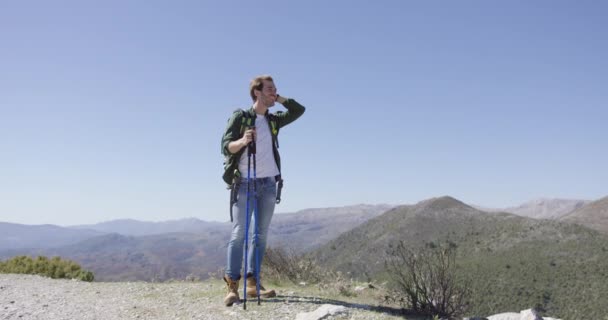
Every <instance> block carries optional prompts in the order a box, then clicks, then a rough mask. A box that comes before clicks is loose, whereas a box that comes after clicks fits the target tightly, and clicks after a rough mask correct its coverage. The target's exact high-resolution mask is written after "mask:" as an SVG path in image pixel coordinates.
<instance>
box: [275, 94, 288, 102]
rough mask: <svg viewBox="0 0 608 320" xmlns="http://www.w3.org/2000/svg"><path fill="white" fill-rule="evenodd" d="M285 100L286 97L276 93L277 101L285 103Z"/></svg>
mask: <svg viewBox="0 0 608 320" xmlns="http://www.w3.org/2000/svg"><path fill="white" fill-rule="evenodd" d="M285 101H287V99H285V98H283V97H281V96H280V95H279V94H278V93H277V102H278V103H280V104H283V103H285Z"/></svg>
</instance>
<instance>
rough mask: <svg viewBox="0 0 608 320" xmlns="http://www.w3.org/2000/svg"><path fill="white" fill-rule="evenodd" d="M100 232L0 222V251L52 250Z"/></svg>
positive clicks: (47, 225)
mask: <svg viewBox="0 0 608 320" xmlns="http://www.w3.org/2000/svg"><path fill="white" fill-rule="evenodd" d="M101 234H103V233H102V232H99V231H95V230H89V229H80V230H73V229H69V228H64V227H59V226H55V225H50V224H45V225H24V224H16V223H7V222H0V251H2V250H10V249H25V248H52V247H60V246H65V245H69V244H72V243H76V242H79V241H82V240H84V239H88V238H91V237H96V236H98V235H101Z"/></svg>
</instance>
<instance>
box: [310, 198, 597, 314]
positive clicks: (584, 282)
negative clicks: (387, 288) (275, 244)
mask: <svg viewBox="0 0 608 320" xmlns="http://www.w3.org/2000/svg"><path fill="white" fill-rule="evenodd" d="M600 204H601V205H602V206H601V207H602V208H605V207H603V204H604V203H603V202H602V203H598V205H600ZM595 212H597V211H595ZM399 241H404V243H406V244H407V245H408V246H410V247H418V248H427V249H426V250H430V249H428V248H429V244H430V243H434V244H437V243H439V242H443V241H450V242H452V243H454V244H455V245H456V246H457V247H458V263H459V265H460V267H461V269H460V274H461V275H462V276H464V277H468V278H470V279H472V280H473V282H472V285H471V289H472V290H473V299H472V301H474V306H473V313H475V314H490V313H491V312H492V311H491V310H513V309H514V310H519V309H523V308H524V307H525V306H526V305H537V304H538V305H539V306H542V307H543V308H545V309H547V310H548V313H551V314H554V315H557V316H560V317H562V318H564V319H580V317H579V316H577V314H576V310H593V312H592V313H591V314H593V315H597V316H598V317H599V316H601V317H603V316H604V315H605V314H607V313H608V310H606V307H605V303H604V301H603V300H602V299H603V298H600V297H605V296H606V294H608V281H606V278H607V277H608V271H607V270H608V236H606V235H603V234H601V233H599V232H597V231H594V230H591V229H588V228H586V227H582V226H578V225H576V224H570V223H562V222H559V221H554V220H536V219H531V218H526V217H521V216H516V215H513V214H508V213H500V212H499V213H492V214H489V213H487V212H484V211H481V210H478V209H475V208H473V207H471V206H469V205H467V204H464V203H462V202H461V201H458V200H456V199H454V198H451V197H440V198H433V199H429V200H426V201H422V202H420V203H417V204H415V205H408V206H400V207H396V208H393V209H392V210H389V211H387V212H386V213H384V214H382V215H380V216H378V217H376V218H373V219H370V220H369V221H367V222H365V223H363V224H361V225H360V226H358V227H356V228H354V229H352V230H350V231H347V232H345V233H343V234H342V235H340V236H339V237H338V238H336V239H334V240H332V241H330V242H328V243H327V244H325V245H323V246H321V247H320V248H319V249H318V250H315V251H313V252H311V253H310V255H311V256H312V257H313V258H317V259H319V261H320V263H321V264H322V265H324V266H327V267H332V268H336V269H338V270H340V271H342V272H344V273H345V274H349V275H350V276H351V277H358V278H362V279H365V278H367V277H371V278H374V279H376V280H379V281H381V280H384V281H387V280H388V279H389V278H388V277H387V274H386V273H385V271H384V262H385V261H386V259H387V251H388V250H389V248H391V247H395V245H396V244H397V243H398V242H399ZM573 293H576V294H573ZM591 318H593V317H591ZM594 319H595V318H594Z"/></svg>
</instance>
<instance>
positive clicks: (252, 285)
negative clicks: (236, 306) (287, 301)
mask: <svg viewBox="0 0 608 320" xmlns="http://www.w3.org/2000/svg"><path fill="white" fill-rule="evenodd" d="M256 284H257V283H256V281H255V277H254V276H253V275H247V296H248V297H252V298H256V297H257V296H258V295H257V292H256ZM276 296H277V294H276V292H274V290H272V289H271V290H266V288H264V286H263V285H262V284H261V283H260V297H262V298H272V297H276Z"/></svg>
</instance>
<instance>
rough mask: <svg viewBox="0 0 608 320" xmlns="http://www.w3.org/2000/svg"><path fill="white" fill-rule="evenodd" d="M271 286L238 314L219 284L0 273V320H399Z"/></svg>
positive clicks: (310, 292) (339, 299) (350, 302)
mask: <svg viewBox="0 0 608 320" xmlns="http://www.w3.org/2000/svg"><path fill="white" fill-rule="evenodd" d="M267 287H271V286H270V285H268V286H267ZM272 287H273V288H274V289H277V293H278V296H277V297H276V298H272V299H265V300H262V304H261V305H257V301H252V300H250V301H248V302H247V310H243V305H242V304H235V305H234V306H232V307H225V306H224V305H223V303H222V299H223V296H224V294H225V286H224V284H223V282H222V281H221V280H208V281H203V282H170V283H149V282H92V283H89V282H80V281H75V280H54V279H49V278H44V277H40V276H32V275H14V274H0V319H1V320H8V319H11V320H13V319H15V320H17V319H45V320H59V319H66V320H67V319H82V320H87V319H104V320H105V319H109V320H113V319H121V320H122V319H209V320H222V319H235V320H236V319H296V318H298V319H320V317H323V319H403V316H402V315H398V314H397V311H398V310H397V309H392V308H378V307H375V305H372V304H365V303H361V302H360V300H358V299H356V298H346V297H343V296H340V295H336V294H335V293H332V292H326V293H327V294H324V292H323V291H321V290H319V289H318V288H315V287H308V286H290V287H278V288H277V287H275V286H272ZM240 290H242V287H241V288H240ZM368 301H369V300H368ZM326 304H329V305H333V306H335V307H333V309H332V308H330V307H327V306H325V307H324V308H325V309H327V310H333V311H329V312H330V313H332V312H333V313H334V314H333V315H331V314H327V312H326V313H325V314H326V315H321V316H319V315H314V314H312V312H314V311H317V313H319V314H321V313H322V312H320V311H319V310H320V309H323V308H321V307H322V306H323V305H326ZM406 319H410V320H414V319H415V320H421V319H422V318H419V317H413V316H406Z"/></svg>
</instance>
